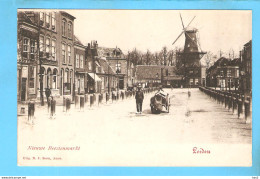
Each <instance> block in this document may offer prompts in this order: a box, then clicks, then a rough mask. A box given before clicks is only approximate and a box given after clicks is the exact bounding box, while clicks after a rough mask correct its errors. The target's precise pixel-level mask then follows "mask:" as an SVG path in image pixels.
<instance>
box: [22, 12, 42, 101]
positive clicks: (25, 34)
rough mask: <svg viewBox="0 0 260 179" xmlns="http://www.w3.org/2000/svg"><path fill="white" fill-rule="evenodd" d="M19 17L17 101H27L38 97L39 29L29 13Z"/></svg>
mask: <svg viewBox="0 0 260 179" xmlns="http://www.w3.org/2000/svg"><path fill="white" fill-rule="evenodd" d="M17 16H18V22H17V23H18V24H17V100H18V101H26V100H28V99H32V98H36V96H37V81H38V77H37V71H38V65H37V62H38V59H39V55H38V53H37V51H38V50H37V47H38V40H39V27H38V24H37V22H36V21H35V20H34V18H33V19H31V16H28V15H27V13H25V12H19V11H18V14H17Z"/></svg>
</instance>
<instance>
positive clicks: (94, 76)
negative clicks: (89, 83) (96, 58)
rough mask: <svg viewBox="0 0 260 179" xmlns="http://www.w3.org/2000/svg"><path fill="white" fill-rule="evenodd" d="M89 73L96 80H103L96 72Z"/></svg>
mask: <svg viewBox="0 0 260 179" xmlns="http://www.w3.org/2000/svg"><path fill="white" fill-rule="evenodd" d="M88 75H89V76H90V77H91V78H92V79H93V80H95V81H102V80H101V79H100V78H99V76H97V75H96V74H95V73H88Z"/></svg>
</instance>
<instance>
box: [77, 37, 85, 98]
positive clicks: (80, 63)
mask: <svg viewBox="0 0 260 179" xmlns="http://www.w3.org/2000/svg"><path fill="white" fill-rule="evenodd" d="M85 50H86V47H85V46H84V45H83V44H82V43H81V41H80V40H79V39H78V38H77V37H76V36H74V59H75V63H74V66H75V94H85V89H86V88H87V63H86V57H85V55H86V52H85Z"/></svg>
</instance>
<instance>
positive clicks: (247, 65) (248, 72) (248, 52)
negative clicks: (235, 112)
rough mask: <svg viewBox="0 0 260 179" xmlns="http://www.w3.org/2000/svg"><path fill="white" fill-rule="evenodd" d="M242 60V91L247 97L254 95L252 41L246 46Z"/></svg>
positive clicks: (241, 55)
mask: <svg viewBox="0 0 260 179" xmlns="http://www.w3.org/2000/svg"><path fill="white" fill-rule="evenodd" d="M240 59H241V65H240V74H241V78H240V90H241V92H242V93H244V94H246V95H252V94H251V93H252V40H250V41H249V42H248V43H246V44H245V45H244V48H243V50H242V51H241V52H240Z"/></svg>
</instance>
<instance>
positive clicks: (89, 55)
mask: <svg viewBox="0 0 260 179" xmlns="http://www.w3.org/2000/svg"><path fill="white" fill-rule="evenodd" d="M99 66H100V65H99V63H98V43H97V41H95V40H92V41H91V43H88V46H87V48H86V71H87V74H88V75H87V88H86V92H87V93H95V92H100V91H101V85H102V84H101V83H102V80H101V79H100V78H99V76H98V75H97V74H96V71H98V67H99Z"/></svg>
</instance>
